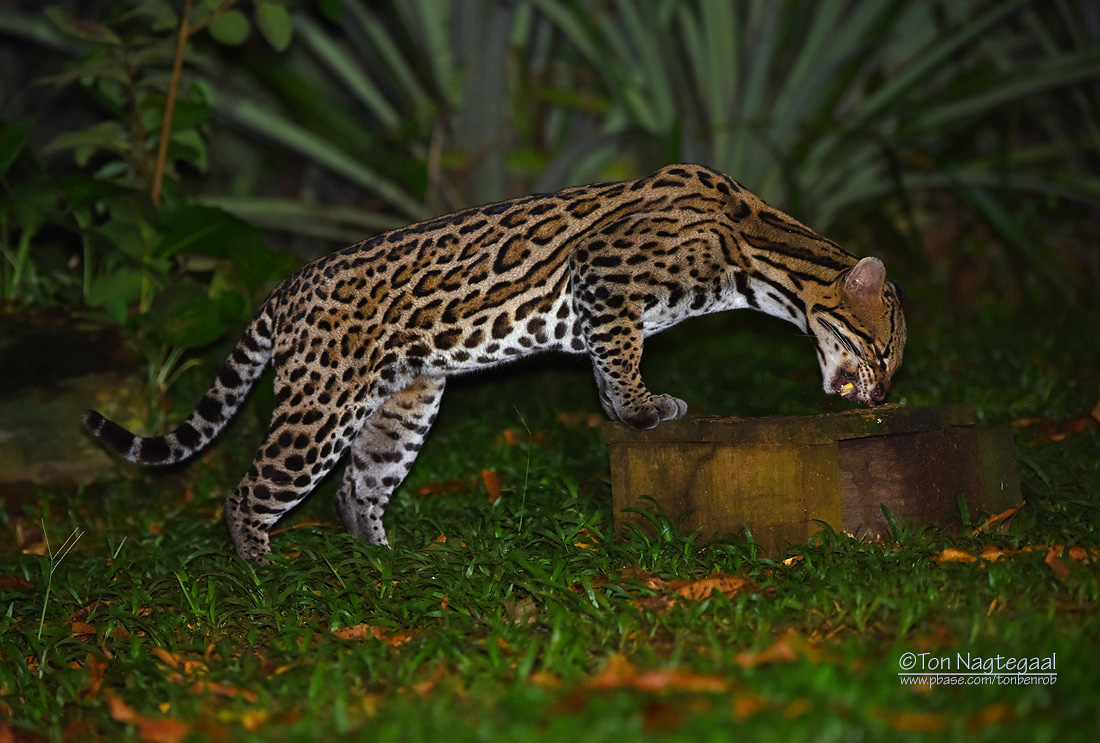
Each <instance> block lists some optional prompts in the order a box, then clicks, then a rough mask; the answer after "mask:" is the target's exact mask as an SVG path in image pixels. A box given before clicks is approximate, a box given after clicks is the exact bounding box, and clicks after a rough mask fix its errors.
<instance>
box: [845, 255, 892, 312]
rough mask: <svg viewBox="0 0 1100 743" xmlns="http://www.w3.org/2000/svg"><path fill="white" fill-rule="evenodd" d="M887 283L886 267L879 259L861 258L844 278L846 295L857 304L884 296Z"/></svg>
mask: <svg viewBox="0 0 1100 743" xmlns="http://www.w3.org/2000/svg"><path fill="white" fill-rule="evenodd" d="M885 283H886V267H885V266H883V265H882V261H880V260H879V259H878V258H871V257H867V258H861V259H860V261H859V263H857V264H856V265H855V267H853V268H852V270H851V271H849V272H848V275H847V276H845V277H844V293H845V294H847V295H848V296H849V297H851V298H852V299H854V300H855V301H857V302H866V301H867V300H870V299H878V298H879V297H881V296H882V287H883V284H885Z"/></svg>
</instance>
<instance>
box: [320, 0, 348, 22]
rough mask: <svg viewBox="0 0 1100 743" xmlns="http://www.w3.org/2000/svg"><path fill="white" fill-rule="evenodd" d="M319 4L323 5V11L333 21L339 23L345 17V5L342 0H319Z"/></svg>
mask: <svg viewBox="0 0 1100 743" xmlns="http://www.w3.org/2000/svg"><path fill="white" fill-rule="evenodd" d="M317 4H318V5H320V6H321V13H322V14H324V16H325V18H327V19H329V20H330V21H332V22H333V23H339V22H340V20H341V19H342V18H343V17H344V6H343V5H341V4H340V0H318V2H317Z"/></svg>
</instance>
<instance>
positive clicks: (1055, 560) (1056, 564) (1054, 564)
mask: <svg viewBox="0 0 1100 743" xmlns="http://www.w3.org/2000/svg"><path fill="white" fill-rule="evenodd" d="M1061 551H1062V550H1060V549H1058V548H1057V547H1051V548H1050V549H1049V550H1047V556H1046V558H1045V559H1044V562H1046V564H1047V566H1048V567H1049V568H1050V569H1051V570H1053V571H1054V574H1055V575H1057V576H1058V577H1059V578H1061V579H1062V580H1065V579H1066V578H1068V577H1069V568H1067V567H1066V564H1065V563H1064V562H1062V558H1061V557H1059V556H1058V553H1059V552H1061Z"/></svg>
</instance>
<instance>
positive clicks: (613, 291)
mask: <svg viewBox="0 0 1100 743" xmlns="http://www.w3.org/2000/svg"><path fill="white" fill-rule="evenodd" d="M742 307H750V308H753V309H756V310H760V311H763V312H766V313H768V314H770V315H775V316H778V317H781V318H783V319H785V320H789V321H790V322H792V323H794V324H795V325H797V326H798V327H799V328H800V329H802V331H803V332H805V333H807V334H809V335H810V336H812V337H813V339H814V343H815V347H816V350H817V357H818V361H819V363H820V366H821V372H822V376H823V379H824V389H825V392H826V393H838V394H840V395H842V396H843V397H845V398H848V399H851V400H855V401H859V402H862V403H865V404H867V405H872V406H873V405H875V404H876V403H879V402H881V401H882V400H883V399H884V398H885V396H886V391H887V389H888V388H889V385H890V379H891V377H892V376H893V374H894V372H895V371H897V369H898V366H899V365H900V364H901V358H902V351H903V349H904V346H905V320H904V317H903V315H902V310H901V302H900V298H899V294H898V289H897V287H896V286H895V285H894V283H893V282H888V281H886V278H885V271H884V268H883V265H882V263H881V261H879V260H878V259H876V258H863V259H862V260H857V259H856V258H855V257H853V256H852V255H851V254H849V253H847V252H846V251H845V250H843V249H842V248H841V247H840V246H838V245H837V244H836V243H834V242H831V241H829V240H827V239H825V238H823V237H821V236H820V235H818V234H816V233H815V232H813V231H812V230H810V229H809V228H807V227H805V226H803V225H802V224H800V223H799V222H797V221H795V220H794V219H792V218H791V217H789V216H787V215H786V214H783V213H782V212H780V211H777V210H776V209H773V208H771V207H769V206H767V205H766V204H765V203H764V202H762V201H761V200H760V199H759V198H757V197H756V196H754V195H753V194H752V193H750V192H749V191H747V190H746V189H745V188H743V187H742V186H741V185H740V184H738V183H737V182H736V181H734V180H733V179H731V178H730V177H728V176H726V175H723V174H721V173H718V172H715V171H713V170H710V169H708V168H704V167H701V166H697V165H674V166H669V167H665V168H662V169H661V170H658V171H657V172H656V173H654V174H652V175H650V176H649V177H646V178H642V179H640V180H636V181H629V182H621V183H597V184H593V185H589V186H580V187H575V188H567V189H565V190H563V191H559V192H557V193H554V194H548V195H535V196H526V197H522V198H516V199H511V200H509V201H502V202H499V203H496V204H490V205H488V206H479V207H474V208H470V209H464V210H462V211H459V212H456V213H454V214H451V215H448V216H443V217H439V218H436V219H431V220H428V221H426V222H422V223H419V224H414V225H411V226H409V227H405V228H402V229H398V230H394V231H392V232H388V233H386V234H383V235H379V236H378V237H374V238H372V239H369V240H366V241H364V242H362V243H359V244H358V245H353V246H351V247H349V248H345V249H344V250H341V251H338V252H336V253H333V254H331V255H328V256H325V257H323V258H319V259H317V260H315V261H313V262H312V263H309V264H307V265H305V266H303V267H302V268H300V269H299V270H298V271H296V272H295V273H294V274H293V275H292V276H290V277H289V278H288V279H286V280H285V281H283V282H282V284H281V285H280V286H279V287H278V288H276V289H275V291H273V292H272V293H271V296H270V297H268V299H267V300H266V301H265V302H264V303H263V305H262V306H261V307H260V309H259V312H258V313H257V314H256V316H255V318H254V319H253V320H252V322H251V324H250V325H249V326H248V328H247V330H246V331H245V333H244V336H243V337H242V338H241V340H240V341H239V342H238V343H237V346H236V347H235V349H234V350H233V352H232V354H231V355H230V357H229V358H228V359H227V360H226V362H225V364H224V365H223V366H222V368H221V371H220V372H219V373H218V376H217V378H216V379H215V380H214V382H213V384H212V386H211V387H210V389H209V391H208V392H207V393H206V394H205V396H204V397H203V398H202V400H201V401H199V403H198V406H197V407H196V408H195V410H194V412H192V413H191V414H190V415H189V416H188V417H187V419H186V420H184V421H183V422H182V423H181V424H180V425H179V427H178V428H176V429H175V430H174V431H173V432H171V433H169V434H165V435H163V436H153V437H148V438H144V437H138V436H135V435H134V434H132V433H130V432H129V431H127V430H125V429H124V428H122V427H121V426H119V425H118V424H116V423H114V422H112V421H110V420H107V419H105V418H104V417H103V416H102V415H100V414H99V413H97V412H94V411H88V412H87V413H85V415H84V423H85V425H86V426H87V427H88V428H89V429H91V431H92V432H93V433H94V434H95V435H96V436H98V437H99V438H100V439H102V440H103V441H104V442H106V444H108V445H109V446H110V447H112V448H113V449H115V450H117V451H118V452H119V453H120V454H121V455H122V456H124V457H126V458H127V459H129V460H131V461H134V462H139V463H143V464H169V463H174V462H179V461H180V460H183V459H186V458H187V457H190V456H191V455H193V454H195V452H197V451H199V450H200V449H202V448H203V447H205V446H206V445H207V444H209V443H210V441H211V440H212V439H213V438H214V437H215V436H216V435H217V434H218V432H219V431H221V430H222V428H223V427H224V426H225V424H226V422H227V421H228V420H229V419H230V417H231V416H233V415H234V414H235V413H236V412H237V411H238V409H239V408H240V406H241V403H242V400H243V399H244V397H245V394H246V393H247V392H248V390H249V389H250V388H251V386H252V385H253V384H254V383H255V382H256V379H257V377H259V376H260V373H261V371H262V370H263V369H264V367H265V366H266V365H267V364H268V363H271V364H273V366H274V377H275V381H274V385H275V410H274V413H273V416H272V420H271V424H270V427H269V429H268V431H267V435H266V438H265V439H264V441H263V444H262V445H261V446H260V448H259V449H258V450H257V451H256V455H255V459H254V461H253V464H252V466H251V468H250V469H249V470H248V473H247V474H246V475H245V476H244V479H242V480H241V482H240V484H239V485H238V486H237V488H236V490H235V491H234V492H233V493H232V495H230V496H229V498H228V500H227V502H226V505H225V520H226V523H227V525H228V527H229V533H230V535H231V536H232V539H233V544H234V546H235V547H236V550H237V552H238V553H239V554H241V555H242V556H244V557H246V558H249V559H251V560H255V561H258V562H267V560H266V558H265V556H266V555H267V554H268V553H269V552H270V547H269V545H268V532H269V530H270V529H271V527H272V525H273V524H274V523H275V522H276V521H277V520H278V519H279V517H280V516H282V515H283V514H284V513H286V512H287V511H288V510H289V509H290V508H291V507H293V506H294V505H295V504H296V503H298V502H299V501H301V500H302V499H303V498H305V497H306V496H307V495H308V494H309V492H310V491H311V490H312V489H313V487H314V486H315V485H316V484H317V482H318V481H319V480H320V479H321V478H322V477H324V476H325V474H326V473H328V472H329V470H331V469H332V468H333V467H334V466H335V465H336V464H337V462H338V461H339V460H340V459H341V457H342V456H343V455H344V454H345V453H350V458H349V460H350V461H349V464H348V466H347V469H346V471H345V473H344V478H343V481H342V483H341V485H340V488H339V492H338V500H339V508H340V513H341V516H342V518H343V521H344V523H345V525H346V526H347V528H348V530H349V531H351V532H352V533H353V534H355V535H358V536H360V537H365V538H366V539H368V540H370V542H372V543H373V544H379V545H387V544H388V541H387V539H386V533H385V531H384V529H383V527H382V513H383V511H384V509H385V507H386V504H387V502H388V501H389V499H390V495H391V494H392V493H393V490H394V488H396V487H397V486H398V484H399V483H400V482H401V481H402V480H403V479H404V477H405V475H406V474H407V473H408V471H409V468H410V467H411V465H412V462H413V460H414V459H415V458H416V454H417V452H418V451H419V449H420V446H421V443H422V442H423V441H424V437H425V436H426V435H427V433H428V429H429V428H430V427H431V425H432V421H433V420H434V419H435V416H436V412H437V410H438V409H439V402H440V398H441V397H442V395H443V387H444V384H445V383H446V380H447V377H448V376H450V375H453V374H460V373H463V372H469V371H472V370H475V369H484V368H486V367H490V366H493V365H495V364H500V363H502V362H506V361H509V360H512V359H516V358H518V357H521V356H527V355H529V354H532V353H535V352H537V351H550V350H556V351H568V352H573V353H584V354H588V356H589V357H590V359H591V361H592V366H593V370H594V372H595V376H596V385H597V388H598V390H599V399H600V402H601V403H602V404H603V408H604V410H605V411H606V412H607V414H608V415H609V416H610V417H611V418H613V419H618V420H620V421H622V422H623V423H625V424H626V425H628V426H630V427H632V428H635V429H648V428H652V427H654V426H656V425H657V424H659V423H660V422H661V421H666V420H671V419H675V418H680V417H681V416H683V415H684V413H685V412H686V410H687V405H686V404H685V403H684V402H683V401H682V400H680V399H678V398H675V397H672V396H670V395H655V394H652V393H650V391H649V390H648V389H646V386H645V384H644V383H643V382H642V378H641V375H640V374H639V371H638V368H639V362H640V360H641V356H642V343H643V340H644V338H645V337H646V336H649V335H652V334H653V333H656V332H658V331H660V330H664V329H665V328H668V327H670V326H672V325H675V324H676V323H678V322H680V321H681V320H683V319H685V318H688V317H693V316H697V315H701V314H704V313H709V312H716V311H719V310H729V309H738V308H742Z"/></svg>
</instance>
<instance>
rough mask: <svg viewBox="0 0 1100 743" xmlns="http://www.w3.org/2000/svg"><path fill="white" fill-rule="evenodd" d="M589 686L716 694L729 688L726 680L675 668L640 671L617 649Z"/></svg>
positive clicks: (654, 692)
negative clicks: (617, 651)
mask: <svg viewBox="0 0 1100 743" xmlns="http://www.w3.org/2000/svg"><path fill="white" fill-rule="evenodd" d="M586 686H587V687H588V688H589V689H624V688H626V689H634V690H636V691H643V692H648V693H653V694H663V693H670V692H696V693H708V694H717V693H721V692H723V691H726V689H727V688H729V681H727V680H726V679H724V678H721V677H719V676H707V675H704V674H699V673H694V672H691V671H679V670H675V669H666V670H651V671H642V670H639V669H638V668H637V667H635V666H634V664H633V663H631V662H630V661H629V660H627V659H626V658H625V657H623V656H622V655H620V654H619V653H615V654H613V655H612V656H611V657H610V658H608V660H607V665H605V666H604V668H603V670H602V671H600V673H599V674H597V675H596V676H594V677H593V678H591V679H590V680H589V681H588V683H587V684H586Z"/></svg>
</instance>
